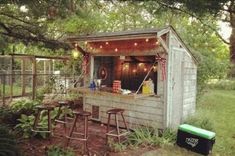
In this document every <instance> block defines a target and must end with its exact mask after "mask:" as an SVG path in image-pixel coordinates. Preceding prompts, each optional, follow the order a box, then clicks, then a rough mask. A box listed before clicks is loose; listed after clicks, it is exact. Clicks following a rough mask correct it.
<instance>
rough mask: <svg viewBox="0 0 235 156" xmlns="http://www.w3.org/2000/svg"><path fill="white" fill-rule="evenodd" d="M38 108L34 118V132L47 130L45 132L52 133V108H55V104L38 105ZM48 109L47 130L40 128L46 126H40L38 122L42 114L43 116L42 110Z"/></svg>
mask: <svg viewBox="0 0 235 156" xmlns="http://www.w3.org/2000/svg"><path fill="white" fill-rule="evenodd" d="M36 108H37V109H38V112H37V114H36V116H35V119H34V124H33V129H32V131H33V132H45V133H49V134H50V135H51V133H52V131H51V114H50V112H51V111H52V110H54V106H50V105H40V106H37V107H36ZM44 110H45V111H47V130H40V129H42V128H46V127H39V126H38V122H39V120H40V116H41V112H42V111H44Z"/></svg>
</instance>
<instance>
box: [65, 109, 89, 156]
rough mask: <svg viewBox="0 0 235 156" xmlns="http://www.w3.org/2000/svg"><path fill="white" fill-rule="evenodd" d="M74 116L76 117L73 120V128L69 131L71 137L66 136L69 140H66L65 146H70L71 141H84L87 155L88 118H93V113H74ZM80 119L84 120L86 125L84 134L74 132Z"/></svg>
mask: <svg viewBox="0 0 235 156" xmlns="http://www.w3.org/2000/svg"><path fill="white" fill-rule="evenodd" d="M73 114H74V115H75V118H74V120H73V124H72V127H71V129H70V131H69V135H68V136H66V138H67V139H66V142H65V145H66V146H68V144H69V141H70V139H74V140H79V141H83V142H84V153H86V151H88V148H87V139H88V117H89V116H91V113H90V112H86V111H74V112H73ZM78 117H82V118H84V125H83V126H84V129H83V132H82V133H78V132H74V128H75V127H76V123H77V120H78ZM73 134H77V135H81V136H82V137H72V135H73Z"/></svg>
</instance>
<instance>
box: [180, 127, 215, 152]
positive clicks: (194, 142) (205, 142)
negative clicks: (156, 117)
mask: <svg viewBox="0 0 235 156" xmlns="http://www.w3.org/2000/svg"><path fill="white" fill-rule="evenodd" d="M176 143H177V145H178V146H180V147H184V148H186V149H189V150H191V151H194V152H197V153H200V154H203V155H208V154H209V153H211V151H212V147H213V144H214V143H215V133H214V132H211V131H207V130H204V129H201V128H197V127H194V126H191V125H188V124H183V125H180V126H179V129H178V133H177V141H176Z"/></svg>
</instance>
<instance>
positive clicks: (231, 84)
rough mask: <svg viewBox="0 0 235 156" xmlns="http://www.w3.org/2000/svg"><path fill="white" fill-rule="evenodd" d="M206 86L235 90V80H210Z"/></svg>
mask: <svg viewBox="0 0 235 156" xmlns="http://www.w3.org/2000/svg"><path fill="white" fill-rule="evenodd" d="M208 87H209V88H211V89H222V90H235V80H229V79H222V80H217V79H216V80H213V81H212V80H211V82H210V83H208Z"/></svg>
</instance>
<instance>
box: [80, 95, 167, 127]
mask: <svg viewBox="0 0 235 156" xmlns="http://www.w3.org/2000/svg"><path fill="white" fill-rule="evenodd" d="M92 105H95V106H99V109H100V110H99V113H100V115H99V121H101V122H102V123H107V117H108V116H107V114H106V111H107V110H109V109H112V108H122V109H125V112H124V116H125V119H126V122H127V124H128V126H129V127H130V128H132V129H133V128H135V127H137V126H139V125H146V126H152V127H157V128H163V101H162V98H157V97H145V98H140V99H126V98H121V97H116V96H115V95H114V96H109V97H107V96H101V95H89V94H87V95H85V97H84V109H85V110H86V111H90V112H92ZM119 121H120V125H121V126H123V123H122V120H121V117H119ZM113 123H114V120H113V119H112V121H111V124H113Z"/></svg>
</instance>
